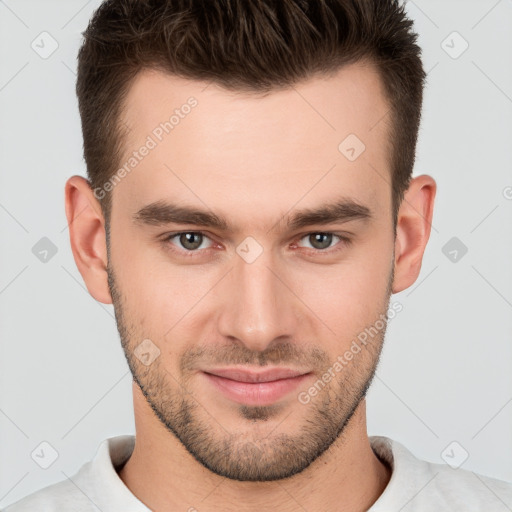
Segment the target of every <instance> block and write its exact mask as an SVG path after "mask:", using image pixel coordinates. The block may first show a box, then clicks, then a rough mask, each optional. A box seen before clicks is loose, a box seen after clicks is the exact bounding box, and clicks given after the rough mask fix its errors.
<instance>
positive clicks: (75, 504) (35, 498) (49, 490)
mask: <svg viewBox="0 0 512 512" xmlns="http://www.w3.org/2000/svg"><path fill="white" fill-rule="evenodd" d="M35 510H37V512H55V511H57V510H61V511H64V510H73V511H75V512H89V511H95V512H96V511H97V508H96V507H95V506H94V505H93V504H92V503H90V502H89V501H88V500H87V498H86V496H85V495H84V494H82V493H81V492H80V490H79V489H78V488H77V487H76V486H75V485H74V484H73V483H72V482H71V481H70V480H63V481H62V482H57V483H55V484H52V485H49V486H47V487H44V488H43V489H40V490H38V491H35V492H34V493H32V494H29V495H28V496H25V497H24V498H22V499H21V500H19V501H17V502H16V503H13V504H11V505H9V506H8V507H7V508H6V509H4V510H3V512H33V511H35Z"/></svg>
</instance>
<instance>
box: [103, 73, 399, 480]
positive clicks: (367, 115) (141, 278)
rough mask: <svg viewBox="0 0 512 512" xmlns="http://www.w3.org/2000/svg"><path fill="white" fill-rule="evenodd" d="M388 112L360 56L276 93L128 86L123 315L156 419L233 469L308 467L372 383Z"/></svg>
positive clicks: (114, 253)
mask: <svg viewBox="0 0 512 512" xmlns="http://www.w3.org/2000/svg"><path fill="white" fill-rule="evenodd" d="M191 98H192V99H191ZM387 111H388V106H387V104H386V101H385V99H384V96H383V92H382V89H381V85H380V81H379V78H378V76H377V74H376V72H375V71H374V70H373V68H371V67H368V66H366V67H365V66H363V65H362V64H357V65H351V66H350V67H347V68H345V69H343V70H341V71H340V72H339V73H338V74H336V75H335V76H332V77H329V78H323V79H320V78H318V79H316V78H315V79H312V80H310V81H308V82H305V83H303V84H301V85H300V86H295V87H294V88H291V89H288V90H282V91H275V92H272V93H270V94H269V95H266V96H261V95H260V96H256V95H249V94H242V93H234V92H228V91H226V90H225V89H222V88H220V87H218V86H215V85H214V84H209V85H208V84H207V83H201V82H195V81H185V80H183V79H179V78H176V77H170V76H167V75H164V74H161V73H157V72H149V71H145V72H144V73H141V74H140V75H139V76H138V78H137V79H136V81H135V82H134V83H133V86H132V87H131V89H130V92H129V94H128V96H127V99H126V105H125V109H124V111H123V121H124V122H125V123H126V126H127V127H128V128H129V130H128V134H127V136H126V139H125V147H124V155H123V161H122V163H121V165H120V167H122V166H123V165H124V164H125V163H128V166H127V167H126V169H130V170H129V171H128V172H126V173H122V174H125V175H124V176H122V179H120V180H119V182H118V183H116V184H115V187H114V189H113V191H112V213H111V222H110V244H109V245H110V249H109V266H108V276H109V287H110V292H111V295H112V300H113V303H114V307H115V313H116V320H117V325H118V329H119V333H120V336H121V340H122V344H123V348H124V351H125V354H126V357H127V360H128V363H129V366H130V369H131V371H132V373H133V376H134V380H135V382H136V383H137V384H138V385H139V387H140V389H141V390H142V393H143V394H144V396H145V398H146V400H147V401H148V403H149V404H150V406H151V408H152V409H153V411H154V413H155V414H156V417H157V418H158V419H159V420H160V421H161V422H162V424H163V425H164V426H165V427H166V428H167V429H168V430H169V431H170V432H171V433H172V434H173V435H174V436H176V438H178V439H179V441H181V443H182V444H183V445H184V446H185V448H186V449H187V450H188V451H189V452H190V453H191V454H192V455H193V456H194V457H195V458H196V459H197V461H199V462H200V463H201V464H202V465H204V466H205V467H206V468H209V469H210V470H211V471H213V472H215V473H217V474H219V475H222V476H225V477H228V478H231V479H237V480H259V481H265V480H274V479H279V478H285V477H289V476H291V475H293V474H296V473H298V472H300V471H302V470H304V469H305V468H307V467H308V466H309V465H310V464H311V463H312V462H313V461H314V460H315V459H317V458H318V457H319V456H320V455H321V454H322V453H324V452H325V451H326V450H327V449H328V448H329V447H330V446H331V445H332V443H333V442H336V440H338V441H339V440H340V439H341V438H342V436H343V433H344V431H346V429H347V427H348V425H350V419H351V418H352V417H353V414H354V411H355V410H356V408H357V407H358V405H360V403H361V401H362V400H363V398H364V396H365V393H366V391H367V389H368V387H369V385H370V383H371V380H372V378H373V375H374V372H375V369H376V366H377V363H378V359H379V354H380V351H381V348H382V342H383V339H384V334H385V325H386V322H385V320H386V315H387V310H388V306H389V298H390V294H391V285H392V282H393V259H394V254H393V250H394V232H393V226H392V212H391V185H390V177H389V176H390V169H389V165H388V159H389V154H388V149H387V148H388V146H387V138H386V137H387V130H388V128H389V127H388V125H387V124H386V120H385V119H384V120H383V121H381V122H378V121H379V120H380V119H382V118H384V117H385V113H386V112H387ZM173 115H174V117H171V116H173ZM166 122H167V123H168V124H165V123H166ZM349 134H355V136H357V138H358V139H359V140H360V141H362V143H364V145H365V150H364V152H362V153H361V154H360V155H359V156H357V154H358V152H359V150H358V148H359V147H360V146H358V145H357V144H359V143H357V144H354V140H356V139H354V138H352V139H348V140H349V141H351V144H348V143H343V141H344V140H345V139H346V138H347V136H349ZM341 143H343V144H341ZM340 144H341V148H342V149H341V150H340V149H339V146H340ZM347 144H348V147H354V148H355V156H357V158H355V159H354V158H353V156H354V154H353V152H351V151H350V149H349V150H348V153H347V149H346V148H347ZM143 146H144V147H146V148H148V149H147V150H144V149H141V148H142V147H143ZM134 151H135V152H137V154H134ZM347 155H349V156H350V157H351V158H347ZM130 158H133V159H134V160H130ZM372 326H373V327H376V326H377V329H376V330H377V333H376V334H375V328H374V329H373V331H372V332H373V333H374V334H372V336H367V342H366V343H364V344H363V343H362V342H361V339H362V336H361V334H362V333H363V332H365V329H368V328H370V327H372ZM366 332H368V330H367V331H366ZM355 346H359V351H358V352H357V351H356V349H355ZM347 351H348V352H351V353H352V356H350V355H347V354H348V352H347Z"/></svg>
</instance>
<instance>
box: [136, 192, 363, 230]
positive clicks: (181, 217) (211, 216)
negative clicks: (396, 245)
mask: <svg viewBox="0 0 512 512" xmlns="http://www.w3.org/2000/svg"><path fill="white" fill-rule="evenodd" d="M371 218H372V211H371V209H370V208H369V207H368V206H365V205H363V204H361V203H358V202H357V201H354V200H353V199H350V198H344V197H343V198H341V199H339V200H337V201H335V202H334V203H328V204H325V205H322V206H320V207H318V208H308V209H303V210H299V211H296V212H294V213H292V214H291V215H288V214H286V215H284V216H283V218H282V219H281V220H280V221H278V222H277V223H276V224H281V223H282V222H283V220H284V222H285V224H286V227H287V228H288V229H290V230H295V229H300V228H304V227H307V226H311V225H325V224H333V223H338V222H348V221H351V220H363V221H368V220H370V219H371ZM133 220H134V222H135V223H136V224H142V225H149V226H165V225H167V224H173V223H174V224H193V225H197V226H202V227H205V228H212V229H217V230H219V231H226V232H228V231H230V230H234V228H232V227H230V225H229V222H228V221H227V219H226V218H224V217H222V216H220V215H217V214H215V213H213V212H211V211H207V210H201V209H197V208H193V207H189V206H180V205H177V204H173V203H169V202H167V201H162V200H160V201H155V202H153V203H150V204H148V205H146V206H143V207H142V208H141V209H140V210H138V211H137V212H136V213H135V214H134V215H133Z"/></svg>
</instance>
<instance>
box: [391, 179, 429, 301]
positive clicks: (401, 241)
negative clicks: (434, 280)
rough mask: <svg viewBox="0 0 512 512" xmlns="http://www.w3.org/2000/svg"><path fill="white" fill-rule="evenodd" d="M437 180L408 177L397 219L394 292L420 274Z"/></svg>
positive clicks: (400, 289) (404, 287)
mask: <svg viewBox="0 0 512 512" xmlns="http://www.w3.org/2000/svg"><path fill="white" fill-rule="evenodd" d="M436 187H437V185H436V182H435V181H434V179H433V178H432V177H431V176H428V175H421V176H418V177H416V178H414V179H412V180H411V183H410V185H409V188H408V189H407V191H406V192H405V195H404V199H403V201H402V204H401V206H400V210H399V212H398V219H397V228H396V239H395V274H394V275H395V277H394V280H393V288H392V292H393V293H398V292H401V291H402V290H405V289H406V288H408V287H409V286H411V285H412V284H413V283H414V282H415V281H416V279H417V278H418V276H419V273H420V270H421V263H422V260H423V254H424V252H425V248H426V246H427V242H428V240H429V237H430V230H431V226H432V217H433V213H434V200H435V195H436Z"/></svg>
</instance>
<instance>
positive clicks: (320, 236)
mask: <svg viewBox="0 0 512 512" xmlns="http://www.w3.org/2000/svg"><path fill="white" fill-rule="evenodd" d="M336 239H337V240H339V241H344V242H345V243H347V244H348V243H350V240H349V239H348V238H346V237H342V236H339V235H335V234H334V233H323V232H317V233H309V234H307V235H305V236H303V237H302V238H301V239H300V240H306V242H307V243H309V244H310V245H309V246H308V245H306V246H305V247H307V248H311V249H315V250H318V251H325V249H329V248H330V247H331V244H332V243H333V241H334V242H336ZM335 245H336V244H335Z"/></svg>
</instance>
